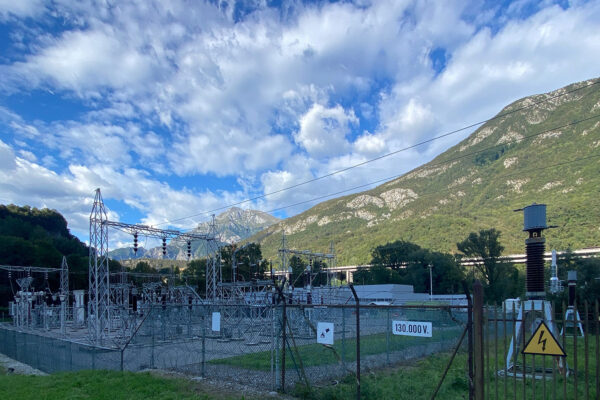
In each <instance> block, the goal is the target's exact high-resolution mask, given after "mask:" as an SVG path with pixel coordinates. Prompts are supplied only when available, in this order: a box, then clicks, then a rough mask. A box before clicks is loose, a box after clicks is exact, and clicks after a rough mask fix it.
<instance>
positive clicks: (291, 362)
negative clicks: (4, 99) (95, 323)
mask: <svg viewBox="0 0 600 400" xmlns="http://www.w3.org/2000/svg"><path fill="white" fill-rule="evenodd" d="M466 310H467V309H466V308H460V307H458V306H409V305H405V306H365V305H361V307H360V311H359V320H360V321H359V322H360V333H358V332H357V329H356V328H357V325H356V323H357V314H356V312H357V309H356V306H355V305H327V306H325V305H297V304H293V305H292V304H286V305H284V304H281V303H280V304H277V305H273V304H271V305H261V306H252V305H213V306H211V305H196V304H194V305H176V306H172V305H164V306H161V305H158V306H156V305H155V306H148V307H146V308H141V309H140V310H138V312H136V313H135V315H133V316H131V315H130V316H129V317H128V318H125V316H123V315H120V316H118V315H115V318H117V317H118V318H120V319H121V321H119V322H117V321H114V323H113V324H112V325H111V326H113V327H114V328H113V330H112V331H111V335H110V339H109V340H107V341H106V342H104V343H102V346H92V345H90V344H89V343H86V337H85V329H84V328H80V332H79V338H73V337H72V338H70V339H64V338H59V337H56V335H55V336H54V337H53V336H52V335H51V334H49V333H48V332H44V331H43V330H36V331H23V330H19V329H17V328H16V327H14V326H12V325H10V324H8V323H4V324H0V352H2V353H4V354H6V355H7V356H9V357H12V358H15V359H17V360H19V361H22V362H24V363H27V364H29V365H31V366H32V367H34V368H38V369H40V370H42V371H45V372H49V373H51V372H56V371H65V370H68V371H74V370H81V369H112V370H130V371H140V370H145V369H155V368H156V369H167V370H175V371H180V372H183V373H186V374H190V375H193V376H203V377H208V378H215V379H219V380H224V381H232V382H237V383H239V384H243V385H249V386H253V387H256V388H260V389H265V390H282V389H284V390H286V391H288V390H290V389H292V388H293V387H295V386H301V387H313V386H320V385H327V384H331V383H332V382H334V381H337V380H340V379H342V378H344V377H346V376H348V375H356V373H357V362H356V361H357V343H356V342H357V337H358V336H360V356H361V357H360V358H361V371H368V370H370V369H376V368H383V367H387V366H392V365H395V364H398V363H401V362H403V361H405V360H408V359H413V358H418V357H423V356H426V355H429V354H432V353H435V352H440V351H448V350H450V349H451V348H453V347H454V346H455V345H456V343H457V342H458V339H459V338H460V336H461V334H462V332H463V330H464V326H465V324H466V321H467V311H466ZM284 316H285V318H284ZM398 321H405V322H411V321H417V322H425V323H430V324H431V325H430V326H431V328H430V330H429V332H428V335H430V336H428V335H422V336H409V334H410V332H398V331H397V332H394V323H395V322H398ZM319 323H326V324H327V323H328V324H331V325H327V326H330V327H332V328H333V332H331V334H332V336H331V342H330V344H322V343H318V341H317V335H318V333H319V332H318V329H319V326H320V325H319ZM124 324H125V325H127V326H125V327H123V325H124ZM415 326H417V325H415ZM117 327H118V328H117ZM409 328H410V327H409ZM398 333H402V335H400V334H398Z"/></svg>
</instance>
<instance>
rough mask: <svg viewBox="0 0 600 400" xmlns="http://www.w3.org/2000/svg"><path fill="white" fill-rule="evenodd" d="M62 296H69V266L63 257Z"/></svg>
mask: <svg viewBox="0 0 600 400" xmlns="http://www.w3.org/2000/svg"><path fill="white" fill-rule="evenodd" d="M60 294H62V295H65V296H68V295H69V264H67V258H66V257H65V256H63V258H62V264H61V265H60Z"/></svg>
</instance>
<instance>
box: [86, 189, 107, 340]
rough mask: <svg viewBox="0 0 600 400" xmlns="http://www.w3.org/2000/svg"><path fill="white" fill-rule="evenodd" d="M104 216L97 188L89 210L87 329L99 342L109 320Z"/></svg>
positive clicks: (104, 333)
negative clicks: (90, 210)
mask: <svg viewBox="0 0 600 400" xmlns="http://www.w3.org/2000/svg"><path fill="white" fill-rule="evenodd" d="M107 220H108V218H107V216H106V209H105V208H104V202H103V201H102V195H101V194H100V189H96V197H95V198H94V206H93V207H92V212H91V214H90V257H89V279H90V284H89V301H88V332H89V335H90V339H91V341H92V342H101V341H102V340H103V339H104V338H105V337H106V334H107V332H106V331H107V329H108V322H109V320H110V316H109V304H110V283H109V270H108V227H107V226H106V224H105V223H106V221H107Z"/></svg>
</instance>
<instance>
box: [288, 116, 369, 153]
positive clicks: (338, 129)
mask: <svg viewBox="0 0 600 400" xmlns="http://www.w3.org/2000/svg"><path fill="white" fill-rule="evenodd" d="M357 123H358V118H356V115H354V111H352V110H350V111H346V110H344V109H343V108H342V106H340V105H337V106H335V107H333V108H326V107H324V106H322V105H320V104H314V105H313V106H312V107H311V109H310V110H308V112H307V113H306V114H304V115H303V116H302V118H301V119H300V130H299V131H298V132H297V133H296V135H295V139H296V143H298V144H299V145H300V146H302V147H303V148H304V149H305V150H306V151H307V152H308V153H309V154H310V155H311V156H314V157H317V158H327V157H333V156H337V155H339V154H344V153H346V152H347V151H348V150H349V148H350V143H349V142H348V140H347V139H346V136H348V135H349V134H350V132H351V128H352V125H356V124H357Z"/></svg>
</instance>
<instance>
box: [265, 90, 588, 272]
mask: <svg viewBox="0 0 600 400" xmlns="http://www.w3.org/2000/svg"><path fill="white" fill-rule="evenodd" d="M400 156H401V155H400ZM599 161H600V80H599V79H594V80H589V81H586V82H580V83H576V84H573V85H570V86H568V87H565V88H562V89H559V90H556V91H554V92H551V93H546V94H541V95H534V96H531V97H527V98H525V99H521V100H518V101H516V102H514V103H512V104H510V105H509V106H507V107H506V108H504V109H503V110H502V111H501V112H500V113H499V114H498V116H497V117H496V118H494V119H492V120H491V121H489V122H487V123H486V124H484V125H483V126H481V127H480V128H479V129H477V130H476V131H475V132H474V133H473V134H472V135H470V136H469V137H468V138H467V139H465V140H463V141H462V142H461V143H459V144H457V145H456V146H454V147H452V148H450V149H449V150H447V151H446V152H444V153H443V154H441V155H439V156H438V157H436V158H435V159H434V160H433V161H431V162H429V163H427V164H425V165H423V166H421V167H419V168H416V169H415V170H413V171H411V172H409V173H407V174H405V175H404V176H402V177H400V178H398V179H395V180H392V181H390V182H387V183H385V184H383V185H380V186H378V187H376V188H374V189H372V190H368V191H365V192H362V193H357V194H353V195H349V196H345V197H341V198H337V199H333V200H329V201H326V202H323V203H321V204H318V205H317V206H315V207H313V208H311V209H309V210H307V211H306V212H303V213H301V214H299V215H297V216H295V217H292V218H289V219H286V220H284V221H282V222H280V223H278V224H275V225H273V226H271V227H269V228H268V229H266V230H265V231H264V232H261V233H259V234H257V235H255V238H256V239H255V240H258V239H259V238H263V240H261V244H262V248H263V254H264V255H265V256H266V257H269V258H271V259H273V260H277V249H278V248H279V246H280V243H281V236H282V235H281V234H282V230H283V229H285V232H286V234H287V242H288V247H289V248H295V249H310V250H312V251H319V252H323V251H328V249H329V245H330V242H331V241H333V243H334V246H335V251H336V253H337V255H338V264H339V265H344V264H357V263H366V262H369V260H370V252H371V249H373V248H374V247H375V246H378V245H381V244H385V243H388V242H392V241H395V240H406V241H410V242H413V243H416V244H418V245H420V246H422V247H426V248H429V249H432V250H437V251H444V252H453V253H454V252H456V243H457V242H458V241H460V240H462V239H464V238H465V237H466V236H467V235H468V234H469V232H472V231H476V230H479V229H487V228H492V227H493V228H496V229H498V230H500V231H501V232H502V237H501V241H502V244H503V245H504V246H505V248H506V250H505V253H507V254H511V253H523V252H524V238H525V235H524V234H523V232H522V231H521V230H522V221H523V215H522V214H521V213H515V212H513V210H515V209H518V208H521V207H523V206H526V205H529V204H531V203H533V202H537V203H545V204H547V205H548V208H547V215H548V223H549V224H550V225H557V226H558V228H556V229H552V230H550V231H548V232H547V235H546V236H547V248H548V249H551V248H556V249H566V248H567V247H571V248H583V247H591V246H598V245H600V207H599V206H600V196H599V194H600V174H599V172H600V162H599ZM265 234H266V237H265Z"/></svg>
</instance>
